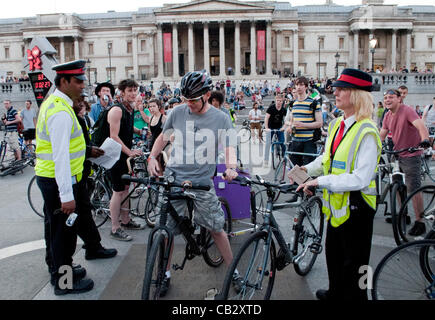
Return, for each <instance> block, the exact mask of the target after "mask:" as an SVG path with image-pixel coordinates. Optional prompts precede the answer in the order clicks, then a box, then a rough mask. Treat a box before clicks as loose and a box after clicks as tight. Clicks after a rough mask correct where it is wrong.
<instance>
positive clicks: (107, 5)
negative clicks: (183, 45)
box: [0, 0, 435, 18]
mask: <svg viewBox="0 0 435 320" xmlns="http://www.w3.org/2000/svg"><path fill="white" fill-rule="evenodd" d="M187 2H189V1H188V0H172V1H171V0H165V1H164V0H146V1H144V0H126V1H120V0H97V1H96V0H93V1H90V0H74V1H65V0H41V1H34V0H20V1H11V2H9V3H8V5H7V7H6V8H3V10H1V12H0V18H20V17H31V16H35V15H36V14H40V13H59V12H63V13H101V12H107V11H108V10H115V11H118V12H122V11H136V10H137V8H139V7H144V6H146V7H154V6H155V7H159V6H162V5H163V3H187ZM282 2H285V1H282ZM325 2H326V0H292V1H290V3H291V4H292V5H293V6H298V5H315V4H324V3H325ZM361 2H362V0H334V3H335V4H339V5H357V4H361ZM385 4H398V5H402V6H403V5H411V4H412V5H435V1H434V0H385Z"/></svg>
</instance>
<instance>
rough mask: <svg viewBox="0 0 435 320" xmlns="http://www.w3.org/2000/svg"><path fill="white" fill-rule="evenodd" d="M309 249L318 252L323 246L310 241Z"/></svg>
mask: <svg viewBox="0 0 435 320" xmlns="http://www.w3.org/2000/svg"><path fill="white" fill-rule="evenodd" d="M310 251H311V252H312V253H314V254H320V253H321V252H322V251H323V246H322V245H321V244H320V243H312V244H311V245H310Z"/></svg>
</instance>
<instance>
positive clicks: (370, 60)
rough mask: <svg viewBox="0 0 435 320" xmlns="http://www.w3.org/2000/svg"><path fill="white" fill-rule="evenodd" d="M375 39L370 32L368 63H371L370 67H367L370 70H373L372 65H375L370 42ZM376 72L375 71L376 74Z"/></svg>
mask: <svg viewBox="0 0 435 320" xmlns="http://www.w3.org/2000/svg"><path fill="white" fill-rule="evenodd" d="M372 39H373V31H372V30H370V34H369V56H368V61H369V65H368V66H367V68H369V69H370V70H371V69H372V64H373V59H374V55H373V54H372V53H371V48H370V40H372ZM374 71H375V70H373V72H374Z"/></svg>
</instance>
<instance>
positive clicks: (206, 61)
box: [204, 22, 210, 74]
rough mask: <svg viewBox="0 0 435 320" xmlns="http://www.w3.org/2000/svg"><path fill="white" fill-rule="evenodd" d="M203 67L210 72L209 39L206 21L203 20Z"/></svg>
mask: <svg viewBox="0 0 435 320" xmlns="http://www.w3.org/2000/svg"><path fill="white" fill-rule="evenodd" d="M204 69H205V70H207V72H208V73H209V74H210V40H209V33H208V22H204Z"/></svg>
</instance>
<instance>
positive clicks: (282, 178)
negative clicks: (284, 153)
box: [274, 158, 287, 183]
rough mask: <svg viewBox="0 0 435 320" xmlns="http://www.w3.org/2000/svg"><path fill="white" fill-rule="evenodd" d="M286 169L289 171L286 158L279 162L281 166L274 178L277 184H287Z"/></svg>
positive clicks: (278, 167)
mask: <svg viewBox="0 0 435 320" xmlns="http://www.w3.org/2000/svg"><path fill="white" fill-rule="evenodd" d="M286 169H287V161H286V160H285V158H284V159H282V160H281V161H280V162H279V164H278V166H277V168H276V170H275V177H274V182H275V183H284V182H285V173H286Z"/></svg>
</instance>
